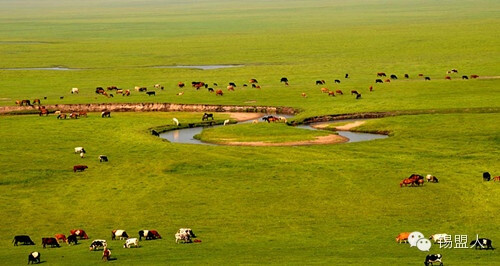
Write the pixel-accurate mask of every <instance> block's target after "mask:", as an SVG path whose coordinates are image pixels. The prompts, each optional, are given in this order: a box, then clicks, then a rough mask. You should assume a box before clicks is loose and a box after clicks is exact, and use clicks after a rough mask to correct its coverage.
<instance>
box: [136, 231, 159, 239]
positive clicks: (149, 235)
mask: <svg viewBox="0 0 500 266" xmlns="http://www.w3.org/2000/svg"><path fill="white" fill-rule="evenodd" d="M153 231H155V230H141V231H139V240H142V238H143V237H144V238H145V239H146V240H154V239H158V238H161V236H160V234H158V232H156V234H157V235H155V234H154V233H153ZM158 236H160V237H158Z"/></svg>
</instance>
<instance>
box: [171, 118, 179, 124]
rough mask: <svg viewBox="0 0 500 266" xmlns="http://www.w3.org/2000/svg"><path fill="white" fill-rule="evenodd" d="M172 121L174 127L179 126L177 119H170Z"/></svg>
mask: <svg viewBox="0 0 500 266" xmlns="http://www.w3.org/2000/svg"><path fill="white" fill-rule="evenodd" d="M172 121H174V123H175V125H176V126H179V120H178V119H177V118H175V117H174V118H172Z"/></svg>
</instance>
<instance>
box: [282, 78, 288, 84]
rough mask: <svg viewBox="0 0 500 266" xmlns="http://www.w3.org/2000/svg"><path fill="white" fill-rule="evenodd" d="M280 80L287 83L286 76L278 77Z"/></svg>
mask: <svg viewBox="0 0 500 266" xmlns="http://www.w3.org/2000/svg"><path fill="white" fill-rule="evenodd" d="M280 82H285V83H288V79H287V78H286V77H282V78H281V79H280Z"/></svg>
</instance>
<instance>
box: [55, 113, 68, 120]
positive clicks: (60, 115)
mask: <svg viewBox="0 0 500 266" xmlns="http://www.w3.org/2000/svg"><path fill="white" fill-rule="evenodd" d="M57 119H66V114H63V113H61V114H58V115H57Z"/></svg>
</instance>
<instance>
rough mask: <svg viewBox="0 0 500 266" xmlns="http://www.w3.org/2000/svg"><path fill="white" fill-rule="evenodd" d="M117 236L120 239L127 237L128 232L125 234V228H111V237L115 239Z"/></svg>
mask: <svg viewBox="0 0 500 266" xmlns="http://www.w3.org/2000/svg"><path fill="white" fill-rule="evenodd" d="M117 237H118V238H119V239H120V240H122V239H127V238H128V234H127V232H125V230H113V231H111V239H112V240H115V239H116V238H117Z"/></svg>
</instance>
